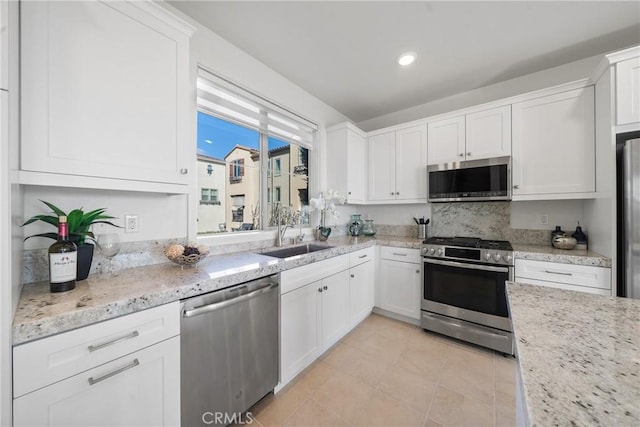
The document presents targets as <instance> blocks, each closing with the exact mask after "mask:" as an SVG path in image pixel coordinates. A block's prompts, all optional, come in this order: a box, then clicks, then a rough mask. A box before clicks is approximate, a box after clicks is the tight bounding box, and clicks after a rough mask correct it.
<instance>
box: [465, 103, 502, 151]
mask: <svg viewBox="0 0 640 427" xmlns="http://www.w3.org/2000/svg"><path fill="white" fill-rule="evenodd" d="M466 137H467V143H466V150H465V159H466V160H478V159H488V158H491V157H502V156H510V155H511V106H510V105H506V106H504V107H499V108H492V109H490V110H485V111H479V112H477V113H473V114H467V116H466Z"/></svg>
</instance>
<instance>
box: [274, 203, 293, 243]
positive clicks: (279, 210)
mask: <svg viewBox="0 0 640 427" xmlns="http://www.w3.org/2000/svg"><path fill="white" fill-rule="evenodd" d="M283 210H284V206H280V205H278V207H277V208H276V223H277V224H278V232H277V235H276V246H277V247H280V246H282V242H283V240H284V233H286V232H287V228H289V227H291V224H284V228H283V227H282V225H283V224H282V211H283Z"/></svg>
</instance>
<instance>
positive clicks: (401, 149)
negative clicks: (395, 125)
mask: <svg viewBox="0 0 640 427" xmlns="http://www.w3.org/2000/svg"><path fill="white" fill-rule="evenodd" d="M426 171H427V126H426V125H420V126H413V127H409V128H404V129H399V130H397V131H392V132H387V133H382V134H378V135H373V136H370V137H369V200H370V201H386V200H394V201H406V202H416V201H425V200H426V198H427V190H426V186H427V172H426Z"/></svg>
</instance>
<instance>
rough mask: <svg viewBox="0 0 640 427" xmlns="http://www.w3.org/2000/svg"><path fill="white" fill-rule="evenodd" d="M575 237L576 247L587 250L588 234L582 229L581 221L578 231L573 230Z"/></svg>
mask: <svg viewBox="0 0 640 427" xmlns="http://www.w3.org/2000/svg"><path fill="white" fill-rule="evenodd" d="M573 238H574V239H576V249H581V250H585V251H586V250H587V246H588V245H587V235H586V234H584V232H583V231H582V227H580V221H578V226H577V227H576V231H574V232H573Z"/></svg>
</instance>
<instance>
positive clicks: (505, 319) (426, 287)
mask: <svg viewBox="0 0 640 427" xmlns="http://www.w3.org/2000/svg"><path fill="white" fill-rule="evenodd" d="M422 270H423V281H422V282H423V283H422V285H423V286H422V303H421V307H422V309H423V310H426V311H430V312H433V313H438V314H441V315H444V316H449V317H454V318H456V319H462V320H466V321H468V322H473V323H478V324H480V325H485V326H489V327H493V328H497V329H502V330H504V331H511V322H510V321H509V313H508V309H507V296H506V290H505V282H506V281H507V280H511V279H513V267H509V266H491V265H482V264H473V263H466V262H458V261H448V260H439V259H431V258H423V269H422Z"/></svg>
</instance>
